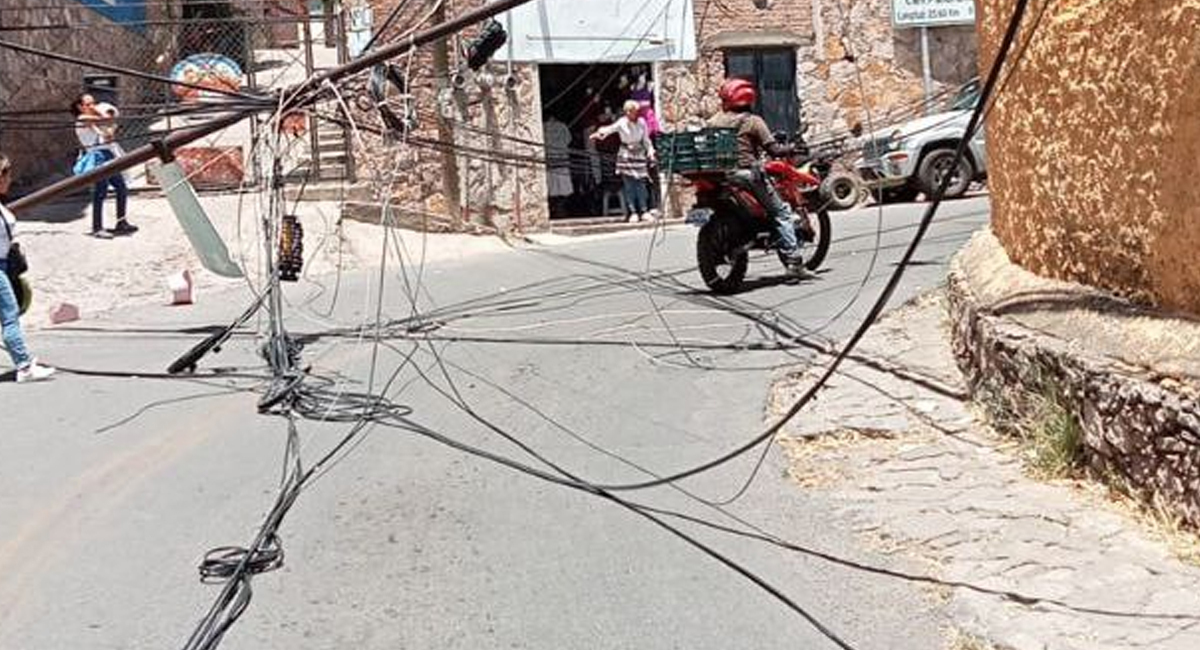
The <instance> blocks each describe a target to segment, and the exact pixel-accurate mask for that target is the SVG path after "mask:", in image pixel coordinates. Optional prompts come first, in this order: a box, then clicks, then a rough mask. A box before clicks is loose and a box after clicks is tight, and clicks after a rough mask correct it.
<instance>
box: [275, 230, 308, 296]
mask: <svg viewBox="0 0 1200 650" xmlns="http://www.w3.org/2000/svg"><path fill="white" fill-rule="evenodd" d="M278 264H279V279H280V280H283V281H284V282H295V281H296V280H298V279H299V276H300V269H301V268H302V267H303V266H304V228H303V227H301V226H300V220H299V219H297V218H296V215H294V214H285V215H284V216H283V221H282V223H281V224H280V229H279V263H278Z"/></svg>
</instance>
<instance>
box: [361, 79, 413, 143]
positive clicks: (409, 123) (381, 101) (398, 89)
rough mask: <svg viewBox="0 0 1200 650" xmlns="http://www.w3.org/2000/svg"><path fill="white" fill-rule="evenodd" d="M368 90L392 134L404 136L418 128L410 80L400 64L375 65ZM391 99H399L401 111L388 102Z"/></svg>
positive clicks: (381, 118)
mask: <svg viewBox="0 0 1200 650" xmlns="http://www.w3.org/2000/svg"><path fill="white" fill-rule="evenodd" d="M368 90H369V92H370V93H371V99H372V100H373V101H374V102H375V108H376V109H377V110H378V111H379V118H380V120H382V121H383V124H384V126H386V127H387V129H388V132H389V133H390V134H391V135H394V136H395V135H399V136H403V135H405V134H407V133H411V132H412V131H414V130H416V128H417V115H416V111H415V110H413V108H412V95H411V94H410V93H409V88H408V80H407V79H405V77H404V73H403V72H401V71H400V68H399V66H397V65H395V64H393V63H388V64H386V65H377V66H375V67H374V68H373V69H372V71H371V79H370V82H369V83H368ZM391 99H398V100H399V105H400V108H399V111H396V110H393V108H392V106H390V105H389V104H388V101H389V100H391Z"/></svg>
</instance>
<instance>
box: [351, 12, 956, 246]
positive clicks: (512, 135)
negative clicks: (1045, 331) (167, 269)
mask: <svg viewBox="0 0 1200 650" xmlns="http://www.w3.org/2000/svg"><path fill="white" fill-rule="evenodd" d="M370 2H371V5H372V6H373V7H374V10H375V20H376V22H377V25H378V24H381V23H382V21H383V20H384V18H385V17H386V15H387V13H388V11H390V9H391V8H392V7H393V6H394V5H395V2H396V0H370ZM479 4H481V2H480V0H466V1H465V2H461V3H457V4H456V5H455V6H454V7H453V13H456V14H457V13H461V12H462V11H466V10H468V9H470V8H472V7H476V6H479ZM695 5H696V16H695V24H696V29H697V40H698V42H699V44H700V47H701V54H700V56H699V57H698V59H697V60H696V61H694V62H682V63H680V62H671V63H663V64H662V65H660V66H659V71H658V74H659V78H658V80H657V81H658V83H659V87H660V90H659V98H660V100H661V104H662V105H661V106H660V107H659V109H660V112H661V115H662V120H663V123H664V125H665V126H666V128H677V127H680V126H686V125H694V124H700V123H702V122H703V121H704V120H705V119H707V118H708V117H709V116H711V115H712V114H713V113H715V112H716V111H717V110H718V109H719V103H718V100H717V97H716V90H717V88H718V87H719V86H720V84H721V82H722V80H723V79H724V56H723V48H729V47H764V46H765V47H777V46H784V47H792V48H795V49H796V51H797V88H798V93H799V95H800V102H801V106H802V110H804V111H805V112H806V113H807V121H808V127H809V130H808V133H807V135H808V137H809V138H810V139H812V138H823V137H828V136H830V135H844V134H845V132H846V131H847V130H848V129H849V127H850V126H852V125H853V124H855V123H858V122H861V123H862V124H863V125H864V126H866V125H867V124H868V123H869V122H870V123H873V125H874V126H875V127H876V128H883V126H884V122H885V120H886V116H885V115H884V113H886V112H887V111H889V110H892V111H895V110H896V109H897V107H911V106H912V104H913V102H915V101H919V100H920V99H921V97H922V96H923V89H922V82H921V64H920V49H919V47H920V46H919V42H918V40H917V32H916V31H913V30H899V31H898V30H894V29H893V28H892V26H891V18H890V6H891V5H890V2H888V1H887V0H842V2H838V0H770V1H769V2H767V3H766V5H765V6H764V7H763V8H758V7H756V5H755V4H754V3H753V2H751V0H737V2H734V3H714V2H697V3H695ZM390 36H392V37H394V36H395V31H394V30H393V32H392V34H391V35H390ZM467 36H469V34H468V35H467ZM843 37H844V38H843ZM974 42H975V35H974V31H973V30H972V29H970V28H967V27H962V28H959V27H947V28H938V29H935V30H933V43H932V47H931V52H932V53H933V55H934V56H933V64H932V65H933V72H934V76H935V80H936V82H937V86H938V88H941V87H944V86H947V85H957V84H960V83H962V82H964V81H966V80H967V79H969V78H970V77H971V76H973V75H974V74H975V68H974V65H975V61H976V59H977V57H976V53H975V45H974ZM851 51H852V52H853V53H854V57H855V61H856V63H857V65H856V63H855V62H851V61H848V60H847V54H848V52H851ZM453 62H454V57H453V56H452V63H453ZM430 65H431V59H430V54H429V49H428V48H423V50H422V52H421V53H420V54H419V55H418V56H417V57H416V58H415V60H414V63H413V67H414V69H417V70H424V71H428V70H430ZM516 70H517V73H518V76H519V78H520V83H519V84H518V87H517V90H516V91H515V92H512V93H510V92H505V91H503V90H499V89H492V90H491V91H482V90H480V88H479V87H478V84H476V83H474V82H473V81H469V82H468V84H467V87H466V89H465V90H463V91H459V92H456V93H454V95H453V97H450V98H447V97H446V96H445V95H444V93H443V94H442V95H439V86H442V85H445V84H444V83H442V82H439V81H438V80H434V79H431V78H430V76H429V75H428V74H426V75H424V76H423V78H422V80H421V82H420V83H419V84H418V86H417V87H416V88H415V94H416V102H417V105H418V106H420V107H421V108H422V125H421V128H420V129H419V132H418V133H419V135H420V136H421V137H423V138H428V139H434V140H436V139H437V130H436V129H435V128H434V115H433V113H432V111H436V110H448V111H449V113H448V114H449V115H450V116H451V119H452V120H453V121H455V122H458V123H460V124H459V125H458V126H457V128H456V133H455V138H456V143H457V145H458V146H459V147H462V148H463V149H460V150H459V151H458V152H457V159H458V167H459V170H460V176H461V181H462V182H461V190H462V192H461V193H462V200H463V213H464V221H463V222H461V223H457V224H456V223H451V221H452V220H450V219H448V218H447V217H446V216H445V214H446V207H447V206H446V203H445V197H444V193H443V190H442V186H441V179H442V166H441V158H440V156H441V155H442V154H441V153H440V152H438V151H434V150H431V149H429V148H424V149H421V150H419V151H417V152H415V153H414V152H400V149H399V148H396V147H390V148H380V147H377V146H368V147H367V148H366V150H365V151H364V152H362V153H360V154H358V155H359V158H360V167H359V168H360V169H367V168H370V167H373V166H380V165H382V166H384V167H387V166H388V164H389V161H390V160H392V158H394V157H395V156H408V158H406V160H408V161H409V162H408V163H406V164H405V165H404V168H405V170H407V171H406V172H405V173H404V174H403V175H402V178H401V181H400V183H399V186H398V187H397V190H396V193H395V198H396V203H397V205H398V206H400V207H401V209H402V210H408V211H409V212H411V213H412V217H409V218H406V219H416V220H417V221H419V222H421V223H422V224H424V226H423V227H429V224H437V227H438V228H441V227H443V226H444V227H447V228H460V227H461V228H466V227H470V226H472V224H473V225H474V226H475V227H484V228H497V229H500V230H509V229H517V228H519V229H523V230H536V229H539V228H544V227H546V226H547V225H548V223H549V215H548V212H547V206H546V183H545V174H544V166H543V165H542V162H541V157H542V155H543V152H542V150H541V149H540V147H538V146H537V145H536V143H538V142H541V141H542V132H541V130H542V126H541V114H540V112H541V111H540V109H539V106H540V91H539V89H538V87H537V74H536V66H533V65H518V66H516ZM491 72H492V74H493V75H494V76H496V77H500V76H503V74H504V73H505V69H504V67H503V66H500V65H493V66H491ZM860 74H861V80H862V83H861V84H860V83H859V75H860ZM864 91H865V92H864ZM868 110H870V111H871V112H872V119H871V120H868V119H867V112H868ZM364 119H369V118H364ZM493 127H499V131H500V135H498V136H496V135H487V133H485V132H481V131H480V130H481V129H482V130H483V131H488V130H491V129H493ZM510 157H514V158H518V159H519V160H506V159H507V158H510ZM671 191H672V194H674V195H675V196H674V198H673V200H672V201H671V203H670V205H672V206H679V205H684V204H686V203H687V201H686V197H680V196H679V195H678V188H672V190H671ZM681 198H682V200H681Z"/></svg>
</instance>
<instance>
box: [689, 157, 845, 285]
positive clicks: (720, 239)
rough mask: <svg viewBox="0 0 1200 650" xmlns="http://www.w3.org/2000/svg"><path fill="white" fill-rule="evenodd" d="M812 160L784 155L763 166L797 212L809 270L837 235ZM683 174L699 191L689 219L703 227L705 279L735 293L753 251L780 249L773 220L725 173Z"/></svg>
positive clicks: (700, 248) (700, 255) (699, 257)
mask: <svg viewBox="0 0 1200 650" xmlns="http://www.w3.org/2000/svg"><path fill="white" fill-rule="evenodd" d="M813 164H814V163H813V162H808V163H805V164H802V165H800V166H796V165H794V164H793V163H792V162H791V161H790V160H787V159H785V158H775V159H771V160H768V161H766V162H765V163H764V164H763V171H764V173H765V174H766V175H767V177H768V179H769V180H770V182H771V183H772V184H773V185H774V187H775V191H776V192H778V193H779V196H780V198H782V199H783V200H784V202H785V203H787V204H788V205H790V206H791V207H792V211H793V212H794V213H795V214H796V216H797V219H796V220H795V221H794V222H793V227H794V228H795V229H796V238H797V241H799V242H800V245H801V252H802V254H803V255H804V258H805V260H804V267H805V268H806V269H808V270H810V271H815V270H817V269H818V268H820V267H821V264H822V263H823V262H824V261H825V256H826V254H827V253H828V252H829V242H830V238H831V237H832V227H831V225H830V220H829V211H828V209H826V207H825V203H827V201H826V200H825V199H823V198H821V193H820V187H821V178H820V176H819V175H818V174H817V173H816V172H815V171H814V170H813ZM680 175H681V176H683V177H684V178H687V179H688V180H689V181H690V182H691V185H692V188H693V189H694V190H695V192H696V203H695V204H694V205H693V207H692V210H691V212H690V213H689V214H688V217H687V222H688V223H691V224H693V225H697V226H700V233H699V236H698V237H697V238H696V261H697V263H698V265H699V268H700V277H701V278H703V279H704V284H705V285H707V286H708V288H709V289H710V290H711V291H713V292H714V293H718V294H731V293H736V292H737V291H738V290H739V289H740V288H741V286H742V282H743V280H744V279H745V277H746V269H747V267H748V265H749V252H750V251H751V250H754V249H760V250H768V251H769V250H774V249H775V248H776V245H775V241H774V239H775V236H774V227H773V221H772V219H771V218H770V216H768V214H767V211H766V209H765V208H763V206H762V205H761V204H760V203H759V202H758V200H757V199H755V198H754V195H753V194H752V193H751V192H750V191H749V190H748V189H746V188H743V187H739V186H736V185H734V184H732V183H730V182H729V180H728V179H727V177H726V173H725V172H724V171H720V170H697V171H686V172H681V173H680Z"/></svg>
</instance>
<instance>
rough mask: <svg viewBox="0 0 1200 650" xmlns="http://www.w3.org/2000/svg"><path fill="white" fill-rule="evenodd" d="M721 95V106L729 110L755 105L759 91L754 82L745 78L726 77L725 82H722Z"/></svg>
mask: <svg viewBox="0 0 1200 650" xmlns="http://www.w3.org/2000/svg"><path fill="white" fill-rule="evenodd" d="M720 96H721V108H723V109H725V110H727V111H728V110H733V109H737V108H750V107H751V106H754V100H755V98H757V97H758V91H756V90H755V89H754V84H752V83H750V82H749V81H746V80H745V79H726V80H725V83H723V84H721V93H720Z"/></svg>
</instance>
